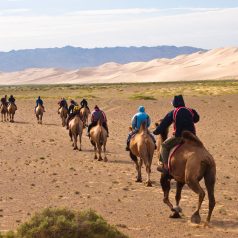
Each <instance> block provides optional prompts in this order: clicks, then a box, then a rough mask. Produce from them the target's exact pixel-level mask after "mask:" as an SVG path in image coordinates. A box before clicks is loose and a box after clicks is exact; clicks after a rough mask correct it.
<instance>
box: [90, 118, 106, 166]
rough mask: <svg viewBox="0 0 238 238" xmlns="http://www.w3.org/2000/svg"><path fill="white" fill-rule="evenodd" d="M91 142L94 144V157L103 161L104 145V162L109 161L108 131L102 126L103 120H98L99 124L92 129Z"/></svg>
mask: <svg viewBox="0 0 238 238" xmlns="http://www.w3.org/2000/svg"><path fill="white" fill-rule="evenodd" d="M89 134H90V142H91V144H92V145H93V146H94V152H95V156H94V159H97V160H98V161H102V160H103V159H102V155H101V153H102V147H103V152H104V162H107V161H108V159H107V156H106V144H107V131H106V130H105V128H104V127H103V126H102V121H101V120H98V122H97V125H96V126H95V127H93V128H92V129H91V130H90V133H89ZM97 153H98V156H97Z"/></svg>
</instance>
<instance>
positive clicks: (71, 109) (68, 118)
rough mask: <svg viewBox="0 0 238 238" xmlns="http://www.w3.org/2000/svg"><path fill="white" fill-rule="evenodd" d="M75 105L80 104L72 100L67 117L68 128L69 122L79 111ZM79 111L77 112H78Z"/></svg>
mask: <svg viewBox="0 0 238 238" xmlns="http://www.w3.org/2000/svg"><path fill="white" fill-rule="evenodd" d="M75 106H78V104H77V103H76V102H75V101H74V100H72V99H71V100H70V105H69V108H68V114H69V116H68V117H67V121H66V125H67V127H66V129H67V130H68V129H69V122H70V120H71V119H72V118H74V116H75V115H76V114H77V113H78V110H74V108H75ZM76 111H77V113H76Z"/></svg>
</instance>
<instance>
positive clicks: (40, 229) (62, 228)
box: [0, 208, 127, 238]
mask: <svg viewBox="0 0 238 238" xmlns="http://www.w3.org/2000/svg"><path fill="white" fill-rule="evenodd" d="M0 238H1V236H0ZM4 238H127V236H125V235H123V234H122V233H121V232H119V231H118V230H117V229H116V228H115V227H113V226H111V225H109V224H108V223H107V222H106V221H105V220H104V219H103V218H102V217H101V216H99V215H97V214H96V213H95V212H94V211H92V210H88V211H83V212H75V211H71V210H68V209H50V208H48V209H45V210H44V211H43V212H41V213H37V214H35V215H34V216H33V217H32V218H31V219H30V220H29V221H28V222H26V223H24V224H22V225H21V226H20V227H19V228H18V230H17V232H16V234H15V235H14V234H13V236H8V237H7V236H4Z"/></svg>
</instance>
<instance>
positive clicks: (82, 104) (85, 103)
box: [80, 99, 90, 111]
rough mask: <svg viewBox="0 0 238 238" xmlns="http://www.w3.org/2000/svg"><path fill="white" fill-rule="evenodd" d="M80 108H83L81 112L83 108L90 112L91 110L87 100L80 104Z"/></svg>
mask: <svg viewBox="0 0 238 238" xmlns="http://www.w3.org/2000/svg"><path fill="white" fill-rule="evenodd" d="M80 106H81V108H80V110H81V109H82V108H84V107H86V108H87V109H88V110H89V111H90V109H89V107H88V102H87V100H86V99H83V100H82V101H81V102H80Z"/></svg>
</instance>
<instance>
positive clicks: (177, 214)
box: [169, 212, 181, 219]
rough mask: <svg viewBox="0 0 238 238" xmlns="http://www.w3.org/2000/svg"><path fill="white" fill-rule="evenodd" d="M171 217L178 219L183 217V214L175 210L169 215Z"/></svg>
mask: <svg viewBox="0 0 238 238" xmlns="http://www.w3.org/2000/svg"><path fill="white" fill-rule="evenodd" d="M169 218H174V219H176V218H181V216H180V214H179V213H178V212H174V213H173V214H171V215H170V216H169Z"/></svg>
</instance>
